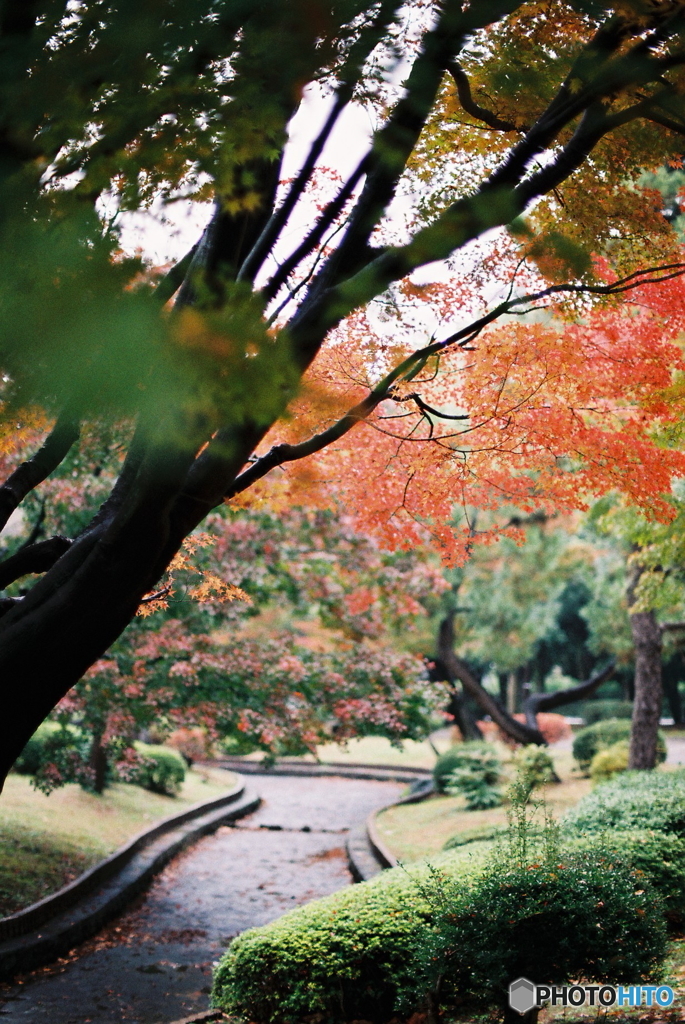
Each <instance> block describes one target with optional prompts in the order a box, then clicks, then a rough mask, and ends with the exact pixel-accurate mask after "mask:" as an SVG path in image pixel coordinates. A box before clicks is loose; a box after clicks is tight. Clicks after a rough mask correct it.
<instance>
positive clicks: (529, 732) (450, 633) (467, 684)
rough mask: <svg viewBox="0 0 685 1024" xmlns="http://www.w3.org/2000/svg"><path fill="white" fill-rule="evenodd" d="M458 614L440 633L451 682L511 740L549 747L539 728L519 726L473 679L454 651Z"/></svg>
mask: <svg viewBox="0 0 685 1024" xmlns="http://www.w3.org/2000/svg"><path fill="white" fill-rule="evenodd" d="M454 615H455V613H454V612H449V613H448V614H447V615H446V616H445V617H444V619H443V620H442V622H441V623H440V628H439V630H438V657H439V659H440V662H441V664H442V665H443V666H444V668H445V670H446V673H449V674H448V679H450V678H451V679H453V680H454V679H458V680H459V681H460V682H461V684H462V686H463V687H464V689H465V690H466V692H467V693H468V694H469V696H471V697H473V698H474V700H475V701H476V703H477V704H478V706H479V707H480V708H482V709H483V711H484V712H485V714H486V715H490V717H491V718H492V720H493V722H496V723H497V725H498V726H499V727H500V729H502V730H503V731H504V732H505V733H506V734H507V736H511V738H512V739H513V740H515V741H516V742H517V743H538V744H542V745H544V744H545V742H546V741H545V738H544V736H543V735H542V733H541V732H540V730H539V729H538V728H537V727H534V728H531V727H530V726H528V725H526V724H524V723H523V722H517V720H516V719H515V718H512V717H511V715H509V714H507V712H506V711H505V710H504V708H502V707H501V706H500V705H499V704H498V703H497V701H496V700H495V698H494V697H491V696H490V694H489V693H488V692H487V690H485V689H484V688H483V687H482V686H481V685H480V683H479V682H478V680H477V679H475V678H474V677H473V675H472V674H471V672H470V671H469V669H468V667H467V665H465V663H464V662H463V661H462V660H461V658H459V657H458V656H457V655H456V654H455V651H454Z"/></svg>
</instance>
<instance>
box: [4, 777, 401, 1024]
mask: <svg viewBox="0 0 685 1024" xmlns="http://www.w3.org/2000/svg"><path fill="white" fill-rule="evenodd" d="M248 785H249V787H250V788H252V789H255V790H256V791H257V792H258V793H259V794H260V795H261V796H262V798H263V803H262V806H261V807H260V808H259V810H257V811H255V813H254V814H251V815H250V816H249V817H246V818H243V819H242V820H241V821H239V822H236V824H235V826H233V827H228V826H223V827H221V828H220V829H219V830H218V832H216V833H215V834H214V835H212V836H208V837H206V838H205V839H202V840H201V841H200V842H199V843H197V844H196V845H195V846H194V847H193V848H192V849H191V850H188V851H186V852H185V853H184V854H182V855H181V856H180V857H178V858H176V859H175V860H174V861H173V862H172V864H170V865H169V867H167V868H166V869H165V871H164V872H162V874H161V875H160V876H159V877H158V878H157V880H156V881H155V882H154V883H153V885H152V887H151V888H150V890H149V891H148V893H147V895H146V896H144V897H141V899H140V900H139V901H138V903H137V904H136V905H135V906H133V907H132V908H131V909H130V910H129V911H128V912H127V913H126V914H124V915H122V916H121V917H119V918H118V919H117V920H115V921H114V922H113V923H112V924H111V925H110V926H109V927H108V928H107V929H105V931H103V932H102V933H101V934H100V935H99V936H97V937H96V938H95V939H93V940H91V941H90V942H88V943H86V944H85V945H83V946H81V947H79V948H78V949H77V950H74V951H73V952H72V954H71V955H70V956H69V957H68V958H66V959H65V960H62V961H60V962H59V963H58V964H57V965H56V966H53V967H49V968H44V969H42V970H40V971H36V972H34V973H33V974H30V975H25V976H23V978H22V979H20V983H18V984H15V985H12V986H1V987H0V1024H20V1022H21V1024H91V1022H92V1024H121V1022H127V1024H166V1022H169V1021H173V1020H176V1019H178V1018H181V1017H185V1016H188V1015H189V1014H191V1013H194V1012H196V1011H199V1010H203V1009H206V1008H207V1006H208V997H209V990H210V986H211V975H212V966H213V963H214V962H215V961H216V960H218V959H219V957H220V956H221V954H222V952H223V950H224V949H225V947H226V946H227V945H228V943H229V942H230V940H231V939H232V938H233V937H234V936H235V935H237V934H238V933H239V932H241V931H243V930H244V929H245V928H250V927H252V926H253V925H259V924H265V923H266V922H267V921H272V920H273V919H274V918H276V917H279V916H280V915H281V914H283V913H285V912H286V911H288V910H290V909H292V908H293V907H296V906H298V905H299V904H301V903H306V902H307V901H309V900H312V899H315V898H317V897H319V896H325V895H326V894H328V893H331V892H335V891H336V890H337V889H341V888H342V887H343V886H345V885H349V884H350V882H351V881H352V879H351V876H350V873H349V871H348V868H347V860H346V857H345V851H344V843H345V838H346V833H347V830H348V829H349V828H351V827H353V826H354V825H357V824H359V823H360V822H362V821H363V820H364V819H365V818H366V817H367V815H368V814H370V812H371V811H373V810H375V809H377V808H379V807H382V806H384V805H385V804H388V803H391V802H392V801H393V800H396V799H397V797H398V796H399V795H400V794H401V792H402V790H403V789H404V786H403V785H401V784H399V783H394V782H376V781H371V780H357V779H342V778H323V779H322V778H318V779H317V778H296V777H293V776H257V777H255V778H252V779H249V780H248Z"/></svg>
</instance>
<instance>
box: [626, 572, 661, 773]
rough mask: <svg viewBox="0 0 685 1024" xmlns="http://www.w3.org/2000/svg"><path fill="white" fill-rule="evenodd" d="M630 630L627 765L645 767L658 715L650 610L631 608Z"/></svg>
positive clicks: (656, 644) (652, 758) (657, 663)
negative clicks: (630, 714) (631, 668)
mask: <svg viewBox="0 0 685 1024" xmlns="http://www.w3.org/2000/svg"><path fill="white" fill-rule="evenodd" d="M631 589H632V590H634V587H632V588H631ZM630 630H631V633H632V635H633V644H634V646H635V701H634V703H633V727H632V730H631V734H630V759H629V762H628V767H629V768H640V769H649V768H654V766H655V765H656V744H657V734H658V731H659V718H660V716H661V701H662V694H663V687H662V681H661V648H662V636H661V629H660V628H659V624H658V623H657V621H656V616H655V614H654V612H635V613H634V614H633V615H631V616H630Z"/></svg>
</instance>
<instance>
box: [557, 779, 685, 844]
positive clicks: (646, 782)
mask: <svg viewBox="0 0 685 1024" xmlns="http://www.w3.org/2000/svg"><path fill="white" fill-rule="evenodd" d="M564 827H565V830H566V831H569V832H574V833H578V832H606V831H607V830H610V829H619V830H622V831H625V830H629V829H658V830H660V831H662V832H675V833H678V834H683V835H685V771H683V770H678V771H675V772H658V771H653V772H623V773H622V774H621V775H617V776H616V777H615V778H613V779H612V780H611V781H610V782H605V783H603V785H601V786H597V788H596V789H594V790H593V791H592V792H591V793H588V794H587V795H586V796H584V797H583V799H582V800H581V801H580V802H579V803H578V804H577V805H576V807H574V808H573V810H571V811H569V813H568V814H567V815H566V819H565V822H564Z"/></svg>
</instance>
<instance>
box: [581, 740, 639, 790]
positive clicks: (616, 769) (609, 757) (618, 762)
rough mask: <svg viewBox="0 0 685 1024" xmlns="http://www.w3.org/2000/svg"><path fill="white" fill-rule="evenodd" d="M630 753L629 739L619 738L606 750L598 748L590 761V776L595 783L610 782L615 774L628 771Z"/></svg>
mask: <svg viewBox="0 0 685 1024" xmlns="http://www.w3.org/2000/svg"><path fill="white" fill-rule="evenodd" d="M629 755H630V742H629V741H628V740H619V741H618V743H614V744H612V746H610V747H606V749H605V750H598V751H597V753H596V754H595V756H594V757H593V758H592V761H591V762H590V778H591V779H592V781H593V782H594V783H595V784H597V783H599V782H608V781H609V779H613V777H614V775H619V774H620V773H621V772H626V771H628V760H629Z"/></svg>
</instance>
